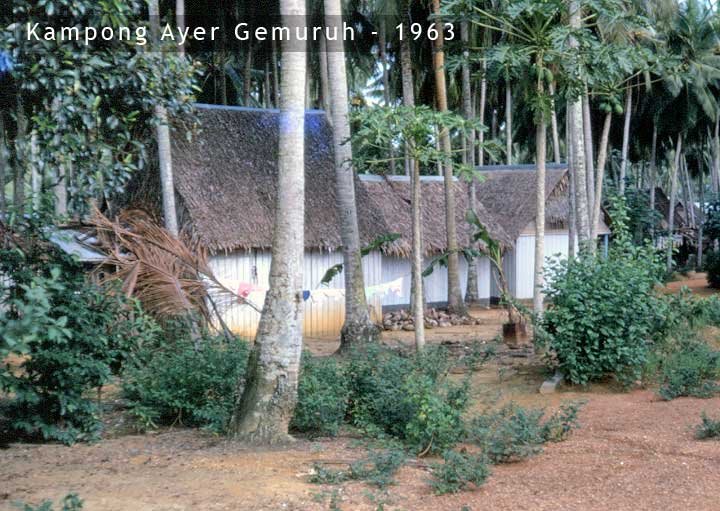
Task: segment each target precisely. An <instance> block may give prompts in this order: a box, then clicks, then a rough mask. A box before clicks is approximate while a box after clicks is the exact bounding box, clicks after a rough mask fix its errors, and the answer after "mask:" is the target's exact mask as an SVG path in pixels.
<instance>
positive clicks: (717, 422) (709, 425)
mask: <svg viewBox="0 0 720 511" xmlns="http://www.w3.org/2000/svg"><path fill="white" fill-rule="evenodd" d="M701 419H702V422H701V423H700V424H698V425H697V426H696V427H695V438H697V439H698V440H707V439H710V438H720V419H713V418H711V417H709V416H708V415H707V414H706V413H705V412H703V413H702V415H701Z"/></svg>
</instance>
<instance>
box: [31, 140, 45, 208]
mask: <svg viewBox="0 0 720 511" xmlns="http://www.w3.org/2000/svg"><path fill="white" fill-rule="evenodd" d="M39 152H40V146H39V145H38V136H37V131H35V130H32V131H31V132H30V160H29V163H30V190H31V191H32V209H33V211H39V210H40V204H41V202H42V174H41V173H40V168H39V166H38V165H39V160H40V158H39V154H38V153H39Z"/></svg>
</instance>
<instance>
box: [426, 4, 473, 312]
mask: <svg viewBox="0 0 720 511" xmlns="http://www.w3.org/2000/svg"><path fill="white" fill-rule="evenodd" d="M432 10H433V14H434V15H435V16H436V18H435V29H436V30H437V31H438V37H437V39H436V40H435V53H434V54H433V63H434V68H435V89H436V96H437V102H438V110H439V111H440V112H447V111H448V106H447V89H446V87H445V53H444V51H443V46H444V40H443V24H442V21H441V19H440V17H439V15H440V0H432ZM440 144H441V148H442V152H443V153H444V154H445V158H446V160H445V162H444V172H443V174H444V181H445V223H446V226H447V250H448V267H447V274H448V311H450V312H453V313H455V314H461V315H464V314H466V313H467V310H466V308H465V303H464V302H463V299H462V291H461V289H460V271H459V261H458V245H457V226H456V225H455V222H456V220H455V183H454V181H453V169H452V162H451V161H450V158H451V152H452V147H451V145H450V133H449V132H448V130H447V129H443V130H442V131H441V132H440Z"/></svg>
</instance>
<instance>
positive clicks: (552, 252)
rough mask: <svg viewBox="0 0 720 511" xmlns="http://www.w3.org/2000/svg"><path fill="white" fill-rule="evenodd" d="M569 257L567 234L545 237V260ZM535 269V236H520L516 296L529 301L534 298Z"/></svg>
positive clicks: (516, 268) (517, 254)
mask: <svg viewBox="0 0 720 511" xmlns="http://www.w3.org/2000/svg"><path fill="white" fill-rule="evenodd" d="M567 255H568V235H567V233H552V234H546V235H545V260H546V261H547V259H548V258H553V259H555V258H557V257H559V258H560V259H566V258H567ZM534 267H535V236H520V237H519V238H518V239H517V243H516V260H515V271H516V275H515V278H514V281H515V286H516V291H515V293H514V296H515V297H516V298H519V299H529V298H532V296H533V271H534Z"/></svg>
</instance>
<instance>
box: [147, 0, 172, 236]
mask: <svg viewBox="0 0 720 511" xmlns="http://www.w3.org/2000/svg"><path fill="white" fill-rule="evenodd" d="M148 5H149V11H150V24H151V29H152V31H153V34H154V35H155V36H154V37H153V39H154V40H157V34H159V32H160V9H159V7H158V0H150V2H149V3H148ZM154 114H155V122H156V126H155V135H156V138H157V145H158V158H159V160H160V187H161V189H162V203H163V218H164V219H165V228H166V229H167V230H168V231H169V232H170V234H172V235H173V236H176V237H177V235H178V233H179V230H178V221H177V211H176V209H175V185H174V180H173V170H172V154H171V149H170V125H169V122H170V121H169V119H168V113H167V109H166V108H165V106H164V105H161V104H159V103H158V104H156V105H155V107H154Z"/></svg>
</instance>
